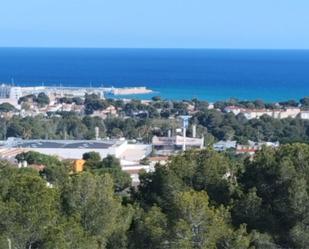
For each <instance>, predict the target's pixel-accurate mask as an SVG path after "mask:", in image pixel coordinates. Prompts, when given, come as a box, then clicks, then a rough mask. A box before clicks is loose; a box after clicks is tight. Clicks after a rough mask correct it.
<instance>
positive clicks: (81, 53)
mask: <svg viewBox="0 0 309 249" xmlns="http://www.w3.org/2000/svg"><path fill="white" fill-rule="evenodd" d="M0 82H3V83H10V82H14V84H15V85H20V86H32V85H42V84H44V85H50V86H59V85H62V86H85V87H89V86H92V87H95V86H106V87H107V86H114V87H126V86H147V87H148V88H150V89H152V90H154V91H155V93H154V94H150V95H142V96H137V95H136V96H135V97H137V98H150V97H152V96H153V95H159V96H161V97H162V98H166V99H177V100H180V99H192V98H198V99H204V100H209V101H215V100H224V99H228V98H238V99H242V100H251V99H263V100H265V101H280V100H288V99H300V98H302V97H304V96H309V50H308V51H307V50H207V49H67V48H63V49H61V48H59V49H58V48H0Z"/></svg>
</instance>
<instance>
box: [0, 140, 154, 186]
mask: <svg viewBox="0 0 309 249" xmlns="http://www.w3.org/2000/svg"><path fill="white" fill-rule="evenodd" d="M27 151H36V152H39V153H42V154H46V155H51V156H57V157H59V158H60V159H74V160H80V159H82V158H83V154H84V153H87V152H97V153H99V154H100V156H101V158H105V157H107V156H108V155H112V156H115V157H116V158H118V159H119V160H120V163H121V167H122V170H124V171H125V172H127V173H129V174H130V175H131V178H132V180H133V184H134V185H136V184H138V182H139V179H138V172H139V171H140V170H145V171H147V172H149V171H153V170H154V168H153V167H152V166H147V165H140V160H141V159H143V158H145V157H147V156H148V155H150V153H151V152H152V146H151V145H150V144H129V143H128V141H127V140H125V139H115V140H107V139H106V140H99V139H98V140H23V139H20V138H8V139H7V140H6V141H0V159H5V160H9V161H12V162H14V161H15V157H16V155H18V154H20V153H23V152H27ZM75 167H76V170H75V171H76V172H78V171H80V168H81V166H80V165H76V166H75Z"/></svg>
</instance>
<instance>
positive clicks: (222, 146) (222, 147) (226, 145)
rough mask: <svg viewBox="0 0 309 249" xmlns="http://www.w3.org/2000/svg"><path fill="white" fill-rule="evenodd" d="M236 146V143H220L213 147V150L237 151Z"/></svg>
mask: <svg viewBox="0 0 309 249" xmlns="http://www.w3.org/2000/svg"><path fill="white" fill-rule="evenodd" d="M236 145H237V142H236V141H219V142H218V143H215V144H214V145H213V148H214V150H216V151H225V150H227V149H236Z"/></svg>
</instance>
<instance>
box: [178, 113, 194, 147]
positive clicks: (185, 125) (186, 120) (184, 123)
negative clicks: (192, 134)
mask: <svg viewBox="0 0 309 249" xmlns="http://www.w3.org/2000/svg"><path fill="white" fill-rule="evenodd" d="M180 118H181V119H182V126H183V127H182V131H183V144H182V150H183V151H186V133H187V128H188V126H189V119H190V118H191V116H180Z"/></svg>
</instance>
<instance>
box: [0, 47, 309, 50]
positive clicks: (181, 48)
mask: <svg viewBox="0 0 309 249" xmlns="http://www.w3.org/2000/svg"><path fill="white" fill-rule="evenodd" d="M14 48H16V49H140V50H142V49H153V50H155V49H158V50H159V49H162V50H165V49H166V50H167V49H174V50H298V51H304V50H309V48H238V47H235V48H232V47H231V48H228V47H83V46H71V47H69V46H0V49H14Z"/></svg>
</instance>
